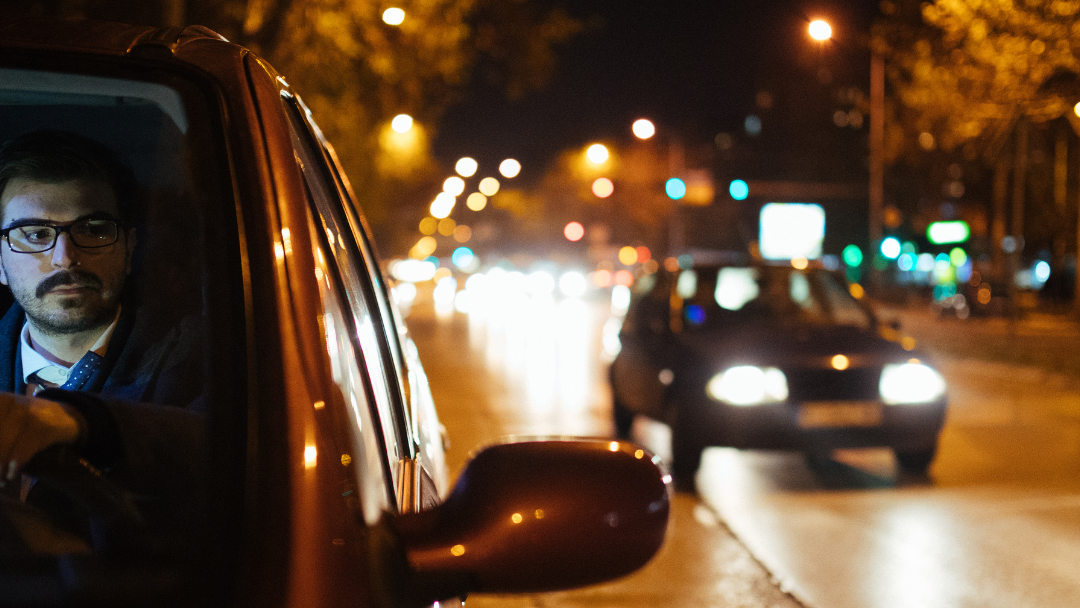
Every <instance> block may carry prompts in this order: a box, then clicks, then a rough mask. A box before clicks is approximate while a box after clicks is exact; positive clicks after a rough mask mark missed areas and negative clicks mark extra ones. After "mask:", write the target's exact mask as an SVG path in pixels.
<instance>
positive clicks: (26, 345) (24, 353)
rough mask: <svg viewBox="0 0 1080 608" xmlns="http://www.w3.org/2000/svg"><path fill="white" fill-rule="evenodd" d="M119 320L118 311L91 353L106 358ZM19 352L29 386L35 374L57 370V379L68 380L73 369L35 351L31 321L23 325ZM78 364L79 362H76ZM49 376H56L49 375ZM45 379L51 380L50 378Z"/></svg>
mask: <svg viewBox="0 0 1080 608" xmlns="http://www.w3.org/2000/svg"><path fill="white" fill-rule="evenodd" d="M119 320H120V311H119V310H118V311H116V318H114V319H113V322H112V324H111V325H109V326H108V327H106V328H105V331H103V332H102V333H101V336H99V337H98V339H97V341H96V342H94V345H93V346H92V347H90V352H93V353H94V354H97V355H100V356H102V357H104V356H105V351H106V350H108V348H109V342H110V341H111V340H112V335H113V332H114V331H115V330H116V324H117V322H118V321H119ZM19 351H20V352H19V354H20V356H21V357H22V371H23V382H25V383H27V384H29V382H30V376H32V375H33V374H37V373H38V372H41V371H42V370H44V369H46V368H55V370H56V372H58V373H59V375H58V376H57V377H56V379H63V378H66V377H67V372H68V371H69V370H70V369H71V368H69V367H64V366H63V365H60V364H59V363H54V362H52V361H50V360H48V359H47V358H45V356H44V355H42V354H41V353H40V352H38V351H37V350H35V349H34V346H33V345H32V344H31V342H30V321H29V320H28V321H26V322H25V323H23V328H22V332H21V334H20V337H19ZM76 363H78V361H76ZM46 373H47V372H46ZM47 375H55V374H48V373H47ZM43 379H46V380H51V379H48V378H43ZM57 384H63V382H57Z"/></svg>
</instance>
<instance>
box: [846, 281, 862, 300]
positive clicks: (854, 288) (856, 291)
mask: <svg viewBox="0 0 1080 608" xmlns="http://www.w3.org/2000/svg"><path fill="white" fill-rule="evenodd" d="M848 293H850V294H851V297H853V298H855V299H856V300H861V299H863V296H865V295H866V290H865V289H863V286H862V285H859V284H858V283H852V284H851V285H848Z"/></svg>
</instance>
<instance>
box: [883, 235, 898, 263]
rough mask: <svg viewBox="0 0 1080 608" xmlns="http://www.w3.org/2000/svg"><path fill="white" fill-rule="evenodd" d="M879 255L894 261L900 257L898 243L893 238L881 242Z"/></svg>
mask: <svg viewBox="0 0 1080 608" xmlns="http://www.w3.org/2000/svg"><path fill="white" fill-rule="evenodd" d="M881 255H883V256H885V257H887V258H889V259H890V260H895V259H896V258H898V257H899V256H900V241H899V240H897V239H896V238H894V237H891V236H890V237H888V238H886V239H885V240H883V241H881Z"/></svg>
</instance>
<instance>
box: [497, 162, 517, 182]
mask: <svg viewBox="0 0 1080 608" xmlns="http://www.w3.org/2000/svg"><path fill="white" fill-rule="evenodd" d="M499 173H501V174H502V176H503V177H508V178H510V177H517V174H518V173H521V163H519V162H518V161H516V160H514V159H512V158H508V159H506V160H504V161H502V162H501V163H499Z"/></svg>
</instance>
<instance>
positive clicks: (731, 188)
mask: <svg viewBox="0 0 1080 608" xmlns="http://www.w3.org/2000/svg"><path fill="white" fill-rule="evenodd" d="M728 194H730V195H731V198H733V199H735V200H737V201H744V200H746V197H748V196H750V185H749V184H747V183H746V182H744V181H743V180H741V179H735V180H731V183H730V184H728Z"/></svg>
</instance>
